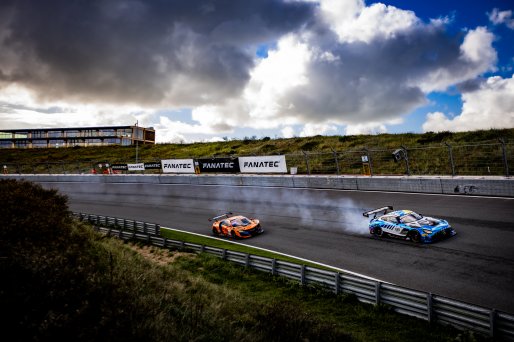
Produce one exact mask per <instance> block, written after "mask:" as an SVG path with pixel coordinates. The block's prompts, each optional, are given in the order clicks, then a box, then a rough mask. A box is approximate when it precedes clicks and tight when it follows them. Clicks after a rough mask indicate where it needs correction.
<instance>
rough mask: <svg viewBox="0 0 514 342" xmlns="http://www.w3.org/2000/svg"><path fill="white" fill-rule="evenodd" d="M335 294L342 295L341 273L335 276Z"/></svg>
mask: <svg viewBox="0 0 514 342" xmlns="http://www.w3.org/2000/svg"><path fill="white" fill-rule="evenodd" d="M334 285H335V294H336V295H338V294H339V293H340V290H339V289H340V286H341V276H340V275H339V272H336V276H335V284H334Z"/></svg>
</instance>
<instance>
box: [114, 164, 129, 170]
mask: <svg viewBox="0 0 514 342" xmlns="http://www.w3.org/2000/svg"><path fill="white" fill-rule="evenodd" d="M111 170H113V171H127V170H128V165H127V164H112V165H111Z"/></svg>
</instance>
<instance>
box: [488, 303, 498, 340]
mask: <svg viewBox="0 0 514 342" xmlns="http://www.w3.org/2000/svg"><path fill="white" fill-rule="evenodd" d="M495 324H496V310H495V309H491V313H490V314H489V336H491V337H494V331H495V330H496V329H495V328H496V327H495Z"/></svg>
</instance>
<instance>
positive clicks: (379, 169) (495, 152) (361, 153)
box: [0, 139, 514, 177]
mask: <svg viewBox="0 0 514 342" xmlns="http://www.w3.org/2000/svg"><path fill="white" fill-rule="evenodd" d="M211 157H212V158H221V157H231V158H237V157H242V156H237V155H231V156H227V155H223V156H222V155H217V156H208V157H205V156H204V157H202V158H211ZM285 157H286V163H287V166H288V168H289V169H291V168H295V169H296V171H297V173H298V174H308V175H311V174H326V175H331V174H332V175H362V174H364V175H370V176H373V175H451V176H507V177H509V176H510V175H511V174H512V168H514V167H513V166H512V165H514V144H512V143H506V142H505V141H504V140H501V139H500V140H499V141H498V142H492V143H491V142H487V143H476V144H463V145H456V144H455V145H451V144H448V143H446V144H442V145H437V146H413V147H407V146H399V147H397V148H393V149H392V148H370V149H356V150H345V151H336V150H332V151H331V152H308V151H299V152H296V153H292V154H286V155H285ZM163 158H164V156H163ZM166 158H169V156H166ZM193 159H194V157H193ZM127 162H128V163H130V161H128V160H119V159H113V160H82V161H73V162H68V161H58V162H49V161H46V162H31V163H20V162H16V161H14V162H13V161H0V165H1V167H3V170H4V173H14V174H90V173H97V174H108V173H109V171H108V169H109V167H108V165H113V164H118V163H127ZM141 162H146V163H159V162H160V160H155V159H152V160H141ZM116 172H117V173H148V174H156V173H157V174H158V173H161V172H162V170H160V169H153V170H145V171H116ZM288 172H289V171H288Z"/></svg>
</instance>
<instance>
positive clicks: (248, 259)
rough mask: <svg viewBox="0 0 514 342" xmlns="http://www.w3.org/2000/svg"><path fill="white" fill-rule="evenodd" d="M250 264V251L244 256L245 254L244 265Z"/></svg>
mask: <svg viewBox="0 0 514 342" xmlns="http://www.w3.org/2000/svg"><path fill="white" fill-rule="evenodd" d="M249 266H250V253H246V256H245V267H249Z"/></svg>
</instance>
